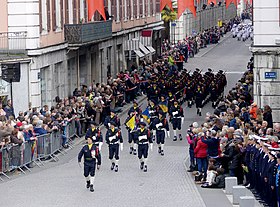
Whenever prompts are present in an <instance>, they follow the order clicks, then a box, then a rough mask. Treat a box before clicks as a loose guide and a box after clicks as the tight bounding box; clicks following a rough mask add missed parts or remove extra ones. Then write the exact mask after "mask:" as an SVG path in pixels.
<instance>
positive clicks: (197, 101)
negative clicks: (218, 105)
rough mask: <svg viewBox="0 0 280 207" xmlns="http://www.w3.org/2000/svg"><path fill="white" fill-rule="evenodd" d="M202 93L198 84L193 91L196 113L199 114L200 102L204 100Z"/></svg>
mask: <svg viewBox="0 0 280 207" xmlns="http://www.w3.org/2000/svg"><path fill="white" fill-rule="evenodd" d="M203 97H204V95H203V91H202V89H201V88H200V85H198V86H197V90H196V92H195V104H196V109H197V111H196V114H198V115H199V116H201V109H202V102H203V100H204V98H203Z"/></svg>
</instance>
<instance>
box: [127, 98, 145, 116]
mask: <svg viewBox="0 0 280 207" xmlns="http://www.w3.org/2000/svg"><path fill="white" fill-rule="evenodd" d="M132 112H134V114H135V115H136V117H139V116H140V115H141V113H142V110H141V108H140V107H139V106H138V103H137V102H136V101H133V106H132V107H131V108H130V109H129V111H128V113H127V114H128V115H130V114H131V113H132Z"/></svg>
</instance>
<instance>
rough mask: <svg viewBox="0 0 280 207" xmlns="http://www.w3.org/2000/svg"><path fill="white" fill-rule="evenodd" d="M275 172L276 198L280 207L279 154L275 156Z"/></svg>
mask: <svg viewBox="0 0 280 207" xmlns="http://www.w3.org/2000/svg"><path fill="white" fill-rule="evenodd" d="M275 171H276V172H275V189H276V198H277V202H278V206H279V207H280V153H278V154H277V165H276V169H275Z"/></svg>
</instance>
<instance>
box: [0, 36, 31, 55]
mask: <svg viewBox="0 0 280 207" xmlns="http://www.w3.org/2000/svg"><path fill="white" fill-rule="evenodd" d="M26 37H27V32H0V53H2V54H3V53H4V54H22V53H25V51H26Z"/></svg>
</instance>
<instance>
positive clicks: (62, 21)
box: [60, 0, 64, 28]
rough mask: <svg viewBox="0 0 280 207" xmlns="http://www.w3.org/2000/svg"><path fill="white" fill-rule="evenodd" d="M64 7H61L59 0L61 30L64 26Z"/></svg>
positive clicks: (61, 3) (61, 2)
mask: <svg viewBox="0 0 280 207" xmlns="http://www.w3.org/2000/svg"><path fill="white" fill-rule="evenodd" d="M63 11H64V7H63V0H60V26H61V28H63V24H64V18H63V14H64V12H63Z"/></svg>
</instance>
